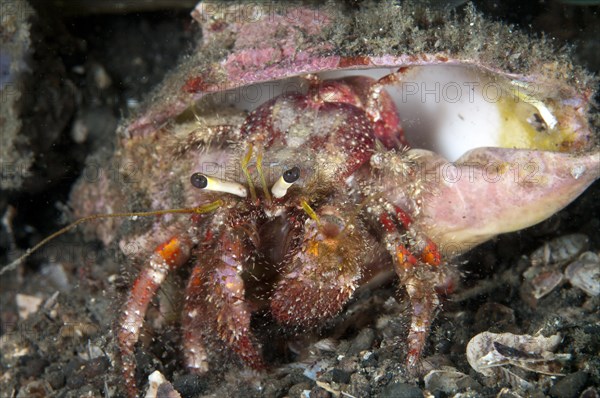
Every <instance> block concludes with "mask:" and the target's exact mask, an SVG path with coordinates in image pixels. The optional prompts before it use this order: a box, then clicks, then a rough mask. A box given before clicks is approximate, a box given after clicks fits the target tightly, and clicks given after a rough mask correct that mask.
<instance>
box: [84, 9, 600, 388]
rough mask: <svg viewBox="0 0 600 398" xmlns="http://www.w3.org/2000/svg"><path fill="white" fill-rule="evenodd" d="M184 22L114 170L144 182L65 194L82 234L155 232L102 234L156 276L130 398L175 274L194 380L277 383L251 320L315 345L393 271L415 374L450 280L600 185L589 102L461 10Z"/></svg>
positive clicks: (309, 12) (141, 300)
mask: <svg viewBox="0 0 600 398" xmlns="http://www.w3.org/2000/svg"><path fill="white" fill-rule="evenodd" d="M192 15H193V17H194V18H195V19H196V20H197V21H198V22H199V23H200V25H201V26H202V41H201V43H200V44H199V46H198V48H197V50H196V51H195V53H194V54H192V55H191V56H190V57H189V58H188V59H187V60H186V61H185V62H184V63H183V65H181V66H180V67H179V68H178V69H177V70H176V71H174V72H173V73H172V74H171V75H170V76H169V77H168V78H167V79H166V81H165V82H164V84H163V85H162V86H161V87H160V88H159V89H158V90H157V91H156V92H155V94H154V96H153V98H151V99H150V100H149V101H148V102H147V105H146V107H145V108H144V110H143V112H141V114H140V115H139V116H138V117H136V118H134V119H132V120H129V121H127V122H126V123H123V124H122V126H121V127H120V129H119V131H118V133H119V145H118V149H117V151H116V153H115V155H114V157H115V159H113V161H116V162H118V163H121V164H132V165H135V170H137V173H136V175H135V176H129V177H134V178H131V179H130V181H129V183H128V184H123V185H120V184H118V182H115V181H112V180H109V179H108V178H105V179H103V180H101V181H100V182H99V183H98V182H94V183H91V182H89V181H85V180H82V181H80V183H79V184H78V186H76V188H75V190H74V191H73V193H72V206H73V208H74V210H75V213H76V215H78V216H82V217H84V216H87V215H89V214H94V213H110V212H111V211H114V210H116V209H119V208H124V207H126V206H129V207H130V208H134V209H140V208H144V209H148V210H150V211H151V212H152V214H155V215H156V214H160V216H158V217H156V218H154V219H153V221H152V222H151V223H150V224H146V225H147V229H146V230H144V231H139V230H136V231H131V230H119V226H120V225H121V221H120V220H119V219H118V218H110V219H109V220H100V221H97V222H98V223H100V226H99V227H95V228H94V231H95V232H96V233H97V234H98V237H99V238H101V239H102V240H103V241H104V242H105V243H106V244H109V243H110V242H111V241H113V240H115V239H116V238H117V237H118V238H119V239H120V245H121V246H122V247H123V248H126V247H128V245H130V244H132V243H135V244H136V245H138V247H139V248H141V249H142V250H138V252H137V253H138V255H139V254H142V255H143V254H144V253H145V255H146V258H145V259H144V263H145V265H144V266H143V269H142V270H141V272H140V274H139V275H138V276H137V279H136V280H135V282H134V284H133V286H132V288H131V290H130V292H129V295H128V298H127V300H126V303H125V304H124V306H123V313H122V316H121V321H120V322H119V325H118V329H117V338H118V342H119V347H120V351H121V356H122V361H123V375H124V378H125V383H126V389H127V391H128V393H129V394H130V395H131V396H135V395H136V394H137V387H136V379H135V360H134V355H133V354H134V349H135V345H136V343H137V341H138V338H139V334H140V327H141V326H142V324H143V320H144V316H145V312H146V309H147V306H148V304H149V303H150V301H151V300H152V298H153V296H154V294H155V293H156V292H157V290H158V289H159V287H160V285H161V283H162V282H163V281H164V279H165V277H166V275H167V274H168V273H169V272H171V271H174V270H175V269H178V268H181V267H190V268H191V273H190V276H189V279H188V283H187V287H186V289H185V294H184V299H185V303H184V306H183V313H182V315H181V323H182V333H183V335H184V337H183V357H184V361H185V366H186V367H187V368H188V369H189V371H191V372H198V373H203V372H206V371H208V370H209V369H210V367H211V362H212V361H214V360H215V358H216V356H217V354H218V352H219V350H225V351H229V352H232V353H235V355H236V356H237V357H238V358H239V359H240V360H241V361H242V362H243V363H244V364H246V365H247V366H249V367H252V368H256V369H262V368H265V367H267V366H268V364H267V363H266V362H265V360H264V359H263V358H264V357H263V355H262V352H261V350H262V347H263V345H264V343H265V342H264V341H263V340H262V338H261V336H260V335H257V334H256V333H255V331H254V330H253V328H252V325H251V317H252V315H253V313H256V312H258V311H268V312H269V313H270V314H271V316H272V318H273V319H274V321H275V322H277V323H279V324H281V325H282V326H284V327H289V328H291V329H293V330H304V329H308V328H313V327H315V326H318V325H319V324H320V323H321V322H323V321H324V320H326V319H328V318H331V317H334V316H335V315H336V314H338V313H339V312H340V311H342V310H343V308H344V305H345V304H346V303H347V301H348V300H349V299H350V298H351V297H352V295H353V292H354V291H355V289H356V288H357V287H358V286H360V285H361V284H364V283H366V282H368V281H369V280H370V279H371V278H373V277H374V276H375V275H377V274H378V273H380V272H382V271H385V270H394V271H395V273H396V275H397V277H398V278H399V282H400V285H401V286H403V287H404V288H406V291H407V293H408V297H409V298H410V303H411V307H412V311H413V313H412V321H411V325H410V331H409V334H408V336H407V339H406V344H407V345H408V349H407V353H408V354H407V357H406V358H405V359H404V360H405V363H406V366H407V367H408V369H410V370H413V371H414V370H415V369H416V368H417V363H418V360H419V357H420V354H421V351H422V349H423V346H424V344H425V341H426V338H427V335H428V332H429V326H430V324H431V321H432V319H433V317H434V315H435V311H436V309H437V307H438V304H439V300H438V294H440V293H447V292H450V291H451V290H452V288H453V283H454V281H453V278H452V275H451V274H450V272H449V271H448V270H449V269H450V268H448V267H447V266H446V265H447V264H448V263H449V262H451V261H452V258H453V257H454V256H455V255H457V254H460V253H463V252H465V251H467V250H469V249H470V248H472V247H474V246H476V245H478V244H480V243H482V242H484V241H486V240H488V239H490V238H491V237H493V236H495V235H497V234H500V233H503V232H509V231H515V230H518V229H522V228H525V227H527V226H530V225H533V224H535V223H537V222H539V221H541V220H543V219H545V218H547V217H549V216H550V215H552V214H553V213H555V212H556V211H558V210H559V209H561V208H563V207H564V206H566V205H567V204H568V203H569V202H570V201H571V200H573V199H574V198H575V197H577V196H578V195H579V194H580V193H581V192H582V191H583V190H585V189H586V187H587V186H588V185H589V184H591V183H592V182H593V181H594V180H596V179H597V178H598V177H599V176H600V170H599V167H600V159H599V156H600V152H599V151H598V149H597V136H596V133H595V130H594V126H592V125H591V122H590V121H589V115H588V112H589V108H590V105H589V102H590V98H591V97H592V95H593V91H594V90H593V89H592V87H593V85H594V84H595V82H594V81H593V80H592V79H591V78H590V77H589V76H587V75H586V73H585V72H584V71H582V70H580V69H579V68H577V67H574V66H572V65H571V63H570V61H569V58H568V55H562V54H556V53H555V52H554V51H552V50H551V49H550V48H549V47H548V45H547V44H546V43H543V42H541V41H535V42H534V43H533V44H532V43H531V42H530V40H531V39H530V38H528V37H526V36H524V35H522V34H521V33H518V32H514V31H513V30H512V29H509V28H508V27H506V26H503V25H500V24H497V23H492V22H487V21H485V20H483V19H482V18H481V17H480V16H479V15H478V14H477V13H475V12H474V11H473V10H472V9H471V8H467V11H466V12H465V15H462V16H455V17H452V18H451V19H450V20H448V21H446V22H437V23H435V24H434V23H432V22H431V21H429V20H428V14H427V13H424V14H422V15H420V16H417V15H416V14H415V13H414V10H412V9H410V7H405V6H398V5H391V4H387V3H381V4H371V5H363V6H362V8H361V9H360V11H359V10H353V9H348V8H345V7H344V6H343V5H342V4H336V3H335V2H332V3H327V5H326V6H322V7H318V6H311V5H298V4H296V5H294V6H287V7H272V4H271V5H269V4H263V5H257V4H252V5H251V6H250V5H249V6H244V5H239V4H235V5H227V3H211V2H203V3H200V4H199V5H198V6H197V8H196V9H195V10H194V12H193V14H192ZM417 26H419V28H418V29H417ZM524 49H526V50H527V51H523V50H524ZM165 209H171V210H167V211H165V212H164V214H162V213H161V211H162V210H165ZM173 209H176V210H173ZM177 209H180V210H177ZM177 212H183V213H192V215H191V216H185V215H184V216H182V215H176V214H173V213H177ZM399 360H401V358H399Z"/></svg>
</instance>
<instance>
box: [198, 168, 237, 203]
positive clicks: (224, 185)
mask: <svg viewBox="0 0 600 398" xmlns="http://www.w3.org/2000/svg"><path fill="white" fill-rule="evenodd" d="M190 182H191V183H192V185H193V186H194V187H195V188H198V189H204V190H207V191H214V192H225V193H230V194H232V195H236V196H239V197H242V198H245V197H246V196H247V195H248V191H247V190H246V187H244V186H243V185H242V184H239V183H237V182H231V181H223V180H221V179H219V178H216V177H208V176H205V175H204V174H202V173H194V174H192V176H191V177H190Z"/></svg>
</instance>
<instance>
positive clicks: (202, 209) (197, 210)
mask: <svg viewBox="0 0 600 398" xmlns="http://www.w3.org/2000/svg"><path fill="white" fill-rule="evenodd" d="M222 205H223V201H222V200H216V201H214V202H211V203H207V204H205V205H201V206H197V207H190V208H182V209H165V210H155V211H140V212H131V213H112V214H93V215H91V216H87V217H82V218H79V219H77V220H75V221H73V222H72V223H71V224H69V225H67V226H66V227H63V228H61V229H59V230H58V231H56V232H54V233H53V234H52V235H49V236H47V237H46V238H44V239H42V240H41V241H40V242H39V243H38V244H37V245H35V246H33V247H32V248H30V249H27V251H26V252H25V254H23V255H22V256H21V257H19V258H17V259H16V260H15V261H13V262H11V263H9V264H7V265H6V266H4V267H3V268H2V269H0V275H2V274H3V273H5V272H7V271H12V270H14V269H15V268H17V266H18V265H19V264H20V263H21V262H22V261H23V260H25V259H26V258H27V257H29V256H31V255H32V254H33V253H35V252H36V251H37V250H39V248H40V247H42V246H44V245H46V244H47V243H48V242H50V241H51V240H53V239H55V238H57V237H59V236H60V235H63V234H65V233H67V232H69V231H70V230H72V229H74V228H75V227H77V226H78V225H79V224H82V223H84V222H88V221H93V220H100V219H106V218H120V217H151V216H161V215H164V214H204V213H210V212H211V211H214V210H216V209H218V208H219V207H221V206H222Z"/></svg>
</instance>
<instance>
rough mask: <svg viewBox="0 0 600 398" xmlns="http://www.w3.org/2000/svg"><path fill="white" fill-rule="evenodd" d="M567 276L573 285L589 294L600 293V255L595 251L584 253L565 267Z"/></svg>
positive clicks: (596, 294)
mask: <svg viewBox="0 0 600 398" xmlns="http://www.w3.org/2000/svg"><path fill="white" fill-rule="evenodd" d="M565 276H566V277H567V279H568V280H569V282H571V285H573V286H575V287H578V288H579V289H581V290H583V291H584V292H586V293H587V294H588V295H590V296H598V295H600V256H598V255H597V254H596V253H593V252H585V253H583V254H582V255H581V256H580V257H579V259H577V260H576V261H574V262H572V263H571V264H569V266H568V267H567V268H566V269H565Z"/></svg>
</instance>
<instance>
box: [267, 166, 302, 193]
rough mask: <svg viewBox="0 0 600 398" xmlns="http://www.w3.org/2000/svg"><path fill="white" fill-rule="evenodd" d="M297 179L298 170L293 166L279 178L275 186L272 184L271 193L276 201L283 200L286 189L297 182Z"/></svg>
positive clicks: (298, 176) (298, 175)
mask: <svg viewBox="0 0 600 398" xmlns="http://www.w3.org/2000/svg"><path fill="white" fill-rule="evenodd" d="M298 178H300V169H299V168H298V167H296V166H294V167H292V168H291V169H289V170H286V171H284V172H283V175H282V176H281V177H279V179H278V180H277V182H276V183H275V184H273V188H271V193H272V194H273V196H274V197H275V198H277V199H280V198H283V197H284V196H285V194H286V193H287V190H288V188H289V187H291V186H292V184H293V183H295V182H296V181H298Z"/></svg>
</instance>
